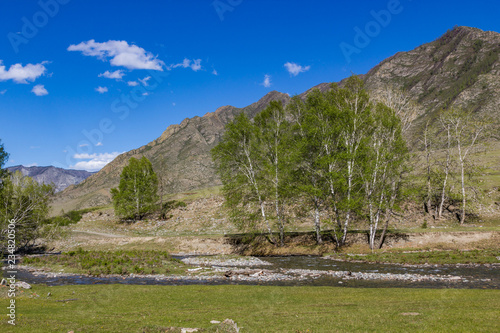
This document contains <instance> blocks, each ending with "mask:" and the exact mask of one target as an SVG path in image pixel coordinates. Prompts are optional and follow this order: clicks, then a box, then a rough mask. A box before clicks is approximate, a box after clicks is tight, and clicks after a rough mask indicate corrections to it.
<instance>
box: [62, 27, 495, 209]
mask: <svg viewBox="0 0 500 333" xmlns="http://www.w3.org/2000/svg"><path fill="white" fill-rule="evenodd" d="M499 54H500V34H499V33H496V32H485V31H482V30H479V29H476V28H469V27H455V28H454V29H453V30H449V31H448V32H447V33H446V34H444V35H443V36H442V37H440V38H439V39H437V40H435V41H433V42H431V43H428V44H424V45H422V46H419V47H417V48H415V49H414V50H412V51H409V52H399V53H397V54H395V55H394V56H392V57H390V58H388V59H386V60H384V61H382V62H381V63H380V64H378V65H377V66H375V67H374V68H373V69H371V70H370V71H369V72H368V73H367V74H365V75H361V77H362V78H363V80H364V81H365V83H366V86H367V88H368V89H369V90H376V89H378V88H380V87H382V86H384V85H386V84H390V85H393V86H397V87H400V88H402V89H405V90H406V91H408V93H409V94H410V96H411V97H412V98H413V99H414V100H415V101H416V102H418V103H419V104H420V106H421V112H420V116H419V118H418V119H417V120H416V124H415V126H414V130H413V133H412V136H413V137H415V136H416V135H418V133H419V131H420V130H421V128H422V125H423V124H425V122H426V121H427V120H432V119H434V118H435V117H436V116H437V114H438V113H439V111H440V110H441V109H443V108H446V107H449V106H464V107H466V108H472V109H474V110H475V112H477V113H478V114H482V115H485V114H486V115H490V116H491V117H492V118H494V119H495V118H496V119H500V108H498V105H500V62H499ZM343 82H344V81H342V82H340V83H339V84H340V85H342V84H343ZM330 87H331V84H330V83H321V84H319V85H317V86H315V87H313V88H317V89H320V90H322V91H325V90H327V89H330ZM313 88H311V89H313ZM311 89H310V90H308V91H306V92H304V93H303V94H301V95H300V96H301V97H305V96H306V95H307V94H308V92H309V91H311ZM272 100H281V101H283V102H284V103H285V104H286V103H288V101H289V100H290V96H288V95H287V94H283V93H280V92H277V91H272V92H270V93H268V94H267V95H265V96H264V97H263V98H261V99H260V100H259V101H258V102H256V103H253V104H251V105H249V106H247V107H245V108H236V107H233V106H223V107H220V108H218V109H217V110H216V111H215V112H211V113H207V114H206V115H204V116H203V117H194V118H191V119H185V120H184V121H182V123H180V124H179V125H171V126H169V127H168V128H167V129H166V130H165V132H163V134H162V135H161V136H160V137H159V138H158V139H156V140H154V141H153V142H150V143H149V144H147V145H145V146H142V147H140V148H138V149H135V150H132V151H129V152H127V153H124V154H122V155H120V156H118V157H117V158H116V159H115V160H114V161H112V162H111V163H109V164H108V165H106V166H105V167H104V168H103V169H102V170H101V171H99V172H98V173H96V174H95V175H92V176H91V177H89V178H88V179H87V180H85V181H84V182H82V183H81V184H79V185H76V186H71V187H69V188H67V189H66V190H65V191H64V192H63V193H61V195H60V196H59V198H58V200H57V202H56V203H55V205H56V207H61V206H64V207H66V208H67V209H69V208H72V209H73V208H82V207H88V206H96V205H101V204H106V203H109V202H110V195H109V189H110V188H112V187H116V186H117V185H118V182H119V177H120V173H121V171H122V169H123V167H124V166H125V165H126V163H127V162H128V160H129V158H130V157H136V158H138V157H141V156H146V157H147V158H149V159H150V160H151V162H152V163H153V167H154V169H155V170H156V171H157V172H158V173H160V174H161V175H162V176H164V177H165V178H166V179H169V180H170V184H169V191H170V192H172V193H175V192H182V191H189V190H193V189H199V188H203V187H209V186H214V185H220V180H219V179H218V177H217V175H216V174H215V171H214V166H213V163H212V159H211V156H210V149H212V148H213V147H214V146H215V145H216V144H217V143H218V142H219V140H220V138H221V136H222V134H223V131H224V126H225V125H226V124H227V123H228V122H230V121H231V120H232V119H234V117H235V116H236V115H237V114H239V113H240V112H244V113H246V114H247V115H248V116H249V117H250V118H252V117H254V116H255V115H256V114H257V113H258V112H260V111H261V110H263V109H264V108H265V107H266V106H267V105H268V104H269V102H270V101H272ZM410 139H411V138H410ZM56 209H57V208H56Z"/></svg>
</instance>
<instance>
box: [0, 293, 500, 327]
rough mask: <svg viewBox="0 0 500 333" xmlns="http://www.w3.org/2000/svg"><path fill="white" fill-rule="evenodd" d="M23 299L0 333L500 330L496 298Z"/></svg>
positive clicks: (111, 295)
mask: <svg viewBox="0 0 500 333" xmlns="http://www.w3.org/2000/svg"><path fill="white" fill-rule="evenodd" d="M2 290H5V288H2ZM49 292H50V293H51V296H47V294H48V293H49ZM22 295H23V296H19V297H18V299H17V303H16V305H17V315H18V318H17V326H16V327H15V328H13V327H12V326H10V325H8V324H7V320H6V319H4V320H2V322H1V323H0V331H1V332H30V333H38V332H69V331H74V332H75V333H76V332H143V331H147V332H164V330H163V331H162V330H160V328H167V327H201V328H210V327H211V326H213V325H212V324H210V321H211V320H219V321H222V320H224V319H225V318H231V319H233V320H234V321H235V322H236V323H237V324H238V326H239V327H242V330H241V332H498V331H499V330H500V322H499V321H498V313H499V311H500V291H498V290H457V289H364V288H359V289H354V288H353V289H351V288H338V287H267V286H266V287H264V286H199V285H197V286H132V285H129V286H127V285H94V286H60V287H46V286H35V287H34V288H33V289H32V290H29V291H25V292H24V293H23V294H22ZM64 300H67V301H64ZM7 302H8V301H7V299H6V298H5V297H3V298H2V304H7ZM2 308H4V309H5V307H3V306H2Z"/></svg>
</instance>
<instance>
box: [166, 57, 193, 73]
mask: <svg viewBox="0 0 500 333" xmlns="http://www.w3.org/2000/svg"><path fill="white" fill-rule="evenodd" d="M177 67H182V68H191V69H192V70H193V71H195V72H197V71H199V70H200V69H201V59H193V60H190V59H188V58H185V59H184V61H183V62H181V63H179V64H172V65H170V66H168V67H167V69H168V70H172V68H177Z"/></svg>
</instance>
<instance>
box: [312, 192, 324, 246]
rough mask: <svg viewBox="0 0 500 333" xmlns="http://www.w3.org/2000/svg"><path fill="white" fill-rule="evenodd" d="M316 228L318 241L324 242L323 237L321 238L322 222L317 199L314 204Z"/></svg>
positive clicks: (319, 242)
mask: <svg viewBox="0 0 500 333" xmlns="http://www.w3.org/2000/svg"><path fill="white" fill-rule="evenodd" d="M314 206H315V207H314V228H315V229H316V242H317V243H318V244H322V243H323V239H321V224H320V220H319V204H318V202H317V201H316V203H315V205H314Z"/></svg>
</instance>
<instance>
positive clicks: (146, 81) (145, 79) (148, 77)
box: [138, 76, 151, 87]
mask: <svg viewBox="0 0 500 333" xmlns="http://www.w3.org/2000/svg"><path fill="white" fill-rule="evenodd" d="M150 79H151V76H146V77H145V78H144V79H138V80H139V82H141V83H142V84H143V85H144V86H146V87H147V86H149V84H148V81H149V80H150Z"/></svg>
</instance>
